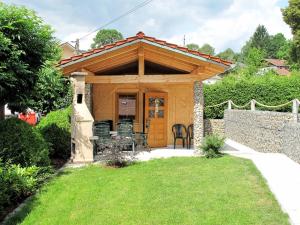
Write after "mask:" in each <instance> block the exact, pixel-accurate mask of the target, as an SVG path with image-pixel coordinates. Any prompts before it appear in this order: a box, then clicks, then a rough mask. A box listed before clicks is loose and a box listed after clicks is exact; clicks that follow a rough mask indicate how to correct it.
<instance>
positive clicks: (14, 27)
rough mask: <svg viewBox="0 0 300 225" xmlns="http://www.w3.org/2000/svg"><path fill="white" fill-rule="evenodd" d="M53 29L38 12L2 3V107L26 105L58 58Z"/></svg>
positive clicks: (20, 107) (0, 72)
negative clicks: (44, 69)
mask: <svg viewBox="0 0 300 225" xmlns="http://www.w3.org/2000/svg"><path fill="white" fill-rule="evenodd" d="M52 34H53V30H52V29H51V28H50V26H48V25H45V24H44V23H43V21H42V19H41V18H39V17H38V16H37V15H36V14H35V12H34V11H32V10H28V9H26V8H25V7H17V6H12V5H7V4H4V3H0V105H4V104H6V103H9V104H10V105H13V106H14V107H13V109H14V110H17V111H20V110H22V109H24V108H26V106H25V105H22V104H18V103H19V102H25V100H26V99H27V97H28V95H30V93H31V91H32V89H33V88H34V86H35V83H36V81H37V80H38V73H39V70H40V68H41V67H42V65H43V63H44V62H45V61H46V60H55V59H57V55H58V51H59V50H58V49H59V48H58V44H57V40H56V39H55V38H54V37H53V36H52Z"/></svg>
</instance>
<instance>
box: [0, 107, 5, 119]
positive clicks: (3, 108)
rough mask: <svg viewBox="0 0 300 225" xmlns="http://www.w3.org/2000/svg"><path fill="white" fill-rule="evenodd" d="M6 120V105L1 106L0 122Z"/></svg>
mask: <svg viewBox="0 0 300 225" xmlns="http://www.w3.org/2000/svg"><path fill="white" fill-rule="evenodd" d="M4 118H5V105H0V120H3V119H4Z"/></svg>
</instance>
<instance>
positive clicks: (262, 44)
mask: <svg viewBox="0 0 300 225" xmlns="http://www.w3.org/2000/svg"><path fill="white" fill-rule="evenodd" d="M250 43H251V44H250V46H251V48H257V49H261V50H266V49H268V46H269V43H270V35H269V33H268V31H267V28H266V27H265V26H264V25H258V27H257V28H256V30H255V32H254V34H253V36H252V38H251V41H250Z"/></svg>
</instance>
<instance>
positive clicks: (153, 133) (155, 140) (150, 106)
mask: <svg viewBox="0 0 300 225" xmlns="http://www.w3.org/2000/svg"><path fill="white" fill-rule="evenodd" d="M167 115H168V94H167V93H161V92H148V93H146V94H145V117H144V118H145V121H144V122H145V123H144V124H145V131H146V132H148V144H149V145H150V147H165V146H167V123H168V121H167Z"/></svg>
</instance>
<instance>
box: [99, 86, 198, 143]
mask: <svg viewBox="0 0 300 225" xmlns="http://www.w3.org/2000/svg"><path fill="white" fill-rule="evenodd" d="M155 91H158V92H167V93H168V125H167V126H168V127H167V131H168V132H167V135H168V145H172V144H173V134H172V131H171V128H172V125H173V124H175V123H182V124H185V125H186V126H188V125H189V124H190V123H193V109H194V106H193V105H194V104H193V84H93V116H94V118H95V120H107V119H111V120H113V121H114V125H115V122H116V121H115V117H116V93H132V92H133V93H136V92H138V93H139V119H138V121H137V122H136V123H135V124H134V126H135V131H141V130H142V129H143V119H144V117H143V107H144V106H143V94H144V93H145V92H155ZM114 129H115V127H114Z"/></svg>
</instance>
